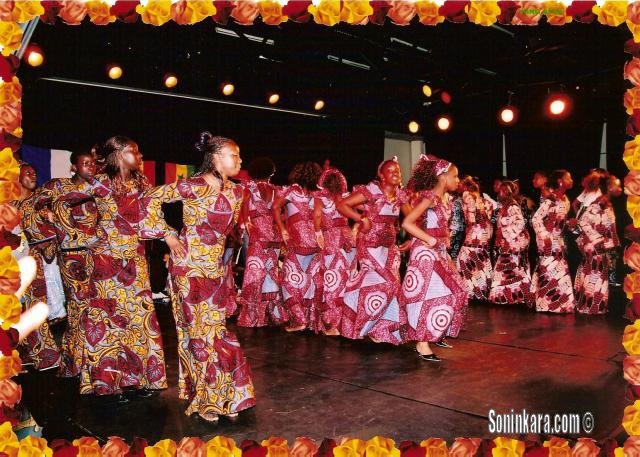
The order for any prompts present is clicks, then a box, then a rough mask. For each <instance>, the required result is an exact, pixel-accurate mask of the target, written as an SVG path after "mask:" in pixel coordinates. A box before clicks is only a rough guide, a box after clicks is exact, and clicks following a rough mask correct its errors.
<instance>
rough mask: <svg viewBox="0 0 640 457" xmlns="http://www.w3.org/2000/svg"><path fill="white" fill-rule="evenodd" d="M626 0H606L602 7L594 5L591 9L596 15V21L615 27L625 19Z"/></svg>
mask: <svg viewBox="0 0 640 457" xmlns="http://www.w3.org/2000/svg"><path fill="white" fill-rule="evenodd" d="M627 6H628V3H627V2H626V1H606V2H604V5H602V7H600V6H597V5H596V6H594V7H593V8H592V11H593V12H594V13H595V14H597V15H598V22H600V23H601V24H605V25H610V26H612V27H617V26H618V25H620V24H622V23H623V22H624V21H625V20H626V19H627Z"/></svg>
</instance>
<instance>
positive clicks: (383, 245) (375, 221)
mask: <svg viewBox="0 0 640 457" xmlns="http://www.w3.org/2000/svg"><path fill="white" fill-rule="evenodd" d="M353 193H360V194H362V195H363V196H364V197H365V199H366V201H365V203H364V204H363V216H366V217H368V218H369V221H370V222H371V229H370V230H369V231H368V232H367V233H362V232H361V231H359V232H358V235H357V237H356V256H357V259H358V265H359V269H358V270H353V271H352V272H351V276H350V277H349V279H348V280H347V284H346V286H345V291H344V297H343V301H344V305H345V306H344V308H343V315H342V321H341V323H340V334H341V335H342V336H345V337H347V338H351V339H359V338H363V337H365V336H367V335H369V336H370V337H372V338H374V339H375V340H377V341H381V342H387V343H391V344H400V343H401V342H402V340H401V337H400V326H401V325H402V320H401V315H400V307H399V305H398V297H397V295H398V291H399V289H400V251H399V250H398V247H397V246H396V244H395V242H396V235H397V233H398V216H399V215H400V206H401V204H402V202H403V198H404V196H403V195H402V194H401V193H402V191H401V190H398V191H397V195H396V198H395V199H393V200H390V199H389V198H388V197H387V195H386V194H385V192H384V191H383V190H382V188H381V187H380V184H379V183H377V182H375V181H373V182H371V183H369V184H367V185H366V186H354V188H353Z"/></svg>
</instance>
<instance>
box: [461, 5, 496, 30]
mask: <svg viewBox="0 0 640 457" xmlns="http://www.w3.org/2000/svg"><path fill="white" fill-rule="evenodd" d="M464 10H465V12H466V13H467V15H468V16H469V21H471V22H473V23H474V24H478V25H485V26H487V25H492V24H495V23H496V21H497V20H498V16H499V15H500V12H501V11H500V7H499V6H498V2H493V1H485V0H481V1H471V2H470V3H469V4H468V5H467V6H465V7H464Z"/></svg>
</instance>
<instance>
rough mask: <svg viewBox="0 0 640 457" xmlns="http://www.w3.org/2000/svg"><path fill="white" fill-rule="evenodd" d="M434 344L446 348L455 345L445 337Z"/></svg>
mask: <svg viewBox="0 0 640 457" xmlns="http://www.w3.org/2000/svg"><path fill="white" fill-rule="evenodd" d="M434 344H435V345H436V346H438V347H439V348H445V349H451V348H452V347H453V346H451V345H450V344H449V343H447V342H446V340H445V339H444V338H443V339H441V340H440V341H438V342H436V343H434Z"/></svg>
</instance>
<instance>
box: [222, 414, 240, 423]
mask: <svg viewBox="0 0 640 457" xmlns="http://www.w3.org/2000/svg"><path fill="white" fill-rule="evenodd" d="M224 417H225V418H226V419H228V420H229V422H236V421H237V420H238V413H231V414H225V415H224Z"/></svg>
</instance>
